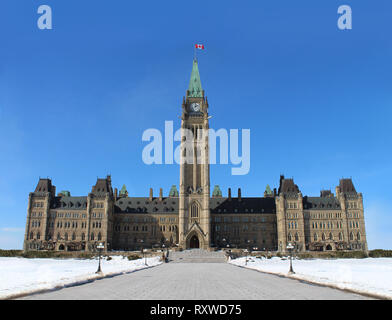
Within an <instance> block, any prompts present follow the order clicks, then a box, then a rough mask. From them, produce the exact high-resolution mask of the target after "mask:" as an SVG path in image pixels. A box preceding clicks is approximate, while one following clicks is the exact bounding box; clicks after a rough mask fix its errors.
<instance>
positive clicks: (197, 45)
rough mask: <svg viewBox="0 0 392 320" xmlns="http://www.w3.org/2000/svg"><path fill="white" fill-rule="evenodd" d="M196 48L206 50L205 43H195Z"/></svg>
mask: <svg viewBox="0 0 392 320" xmlns="http://www.w3.org/2000/svg"><path fill="white" fill-rule="evenodd" d="M195 48H196V49H202V50H204V44H195Z"/></svg>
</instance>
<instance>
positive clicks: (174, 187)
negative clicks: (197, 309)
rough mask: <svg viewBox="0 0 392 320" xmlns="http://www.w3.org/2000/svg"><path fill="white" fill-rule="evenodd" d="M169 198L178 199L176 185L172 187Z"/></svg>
mask: <svg viewBox="0 0 392 320" xmlns="http://www.w3.org/2000/svg"><path fill="white" fill-rule="evenodd" d="M169 197H178V190H177V187H176V186H175V185H172V187H171V189H170V192H169Z"/></svg>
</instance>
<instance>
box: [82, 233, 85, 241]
mask: <svg viewBox="0 0 392 320" xmlns="http://www.w3.org/2000/svg"><path fill="white" fill-rule="evenodd" d="M84 239H85V235H84V233H82V241H84Z"/></svg>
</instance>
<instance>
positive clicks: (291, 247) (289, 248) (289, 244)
mask: <svg viewBox="0 0 392 320" xmlns="http://www.w3.org/2000/svg"><path fill="white" fill-rule="evenodd" d="M286 248H287V250H289V253H290V270H289V274H294V273H295V272H294V270H293V264H292V262H291V260H292V251H293V249H294V246H293V245H292V244H291V242H289V243H288V245H287V247H286Z"/></svg>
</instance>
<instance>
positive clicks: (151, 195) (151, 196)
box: [150, 188, 153, 201]
mask: <svg viewBox="0 0 392 320" xmlns="http://www.w3.org/2000/svg"><path fill="white" fill-rule="evenodd" d="M152 198H153V193H152V188H150V201H152Z"/></svg>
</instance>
